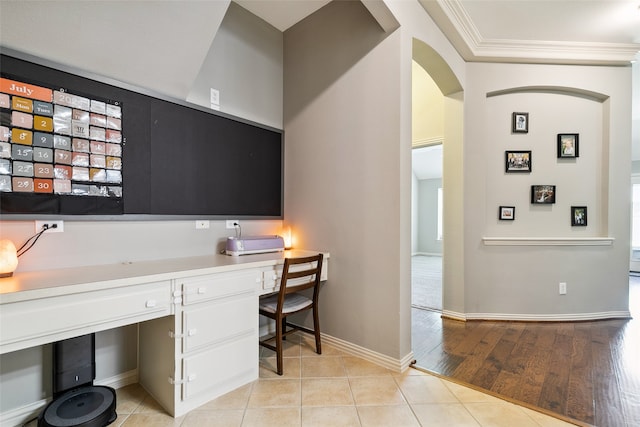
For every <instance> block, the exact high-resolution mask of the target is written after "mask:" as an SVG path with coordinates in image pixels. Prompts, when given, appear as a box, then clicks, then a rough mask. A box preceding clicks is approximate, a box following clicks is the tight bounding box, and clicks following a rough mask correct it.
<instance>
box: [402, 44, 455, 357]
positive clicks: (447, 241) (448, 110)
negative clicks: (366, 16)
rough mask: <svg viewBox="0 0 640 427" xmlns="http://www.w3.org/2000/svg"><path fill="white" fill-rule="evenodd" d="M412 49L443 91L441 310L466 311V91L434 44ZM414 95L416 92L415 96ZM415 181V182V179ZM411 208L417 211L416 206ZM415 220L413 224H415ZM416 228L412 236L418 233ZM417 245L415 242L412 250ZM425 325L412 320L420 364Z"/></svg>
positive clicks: (417, 46)
mask: <svg viewBox="0 0 640 427" xmlns="http://www.w3.org/2000/svg"><path fill="white" fill-rule="evenodd" d="M412 49H413V52H412V57H413V61H414V62H415V64H417V66H419V67H420V68H422V70H424V72H426V74H427V75H428V76H429V78H430V79H432V81H433V83H434V84H435V86H436V87H437V89H438V91H439V92H440V95H439V96H440V101H439V102H441V107H440V109H441V111H440V112H433V114H440V118H438V119H437V120H438V121H439V123H438V126H437V127H436V128H437V129H441V134H442V137H441V141H440V142H441V144H442V186H441V188H442V201H441V203H442V206H441V208H442V217H441V221H442V223H441V227H442V241H441V255H442V270H441V271H442V273H441V277H442V305H441V312H442V315H444V316H447V313H448V312H453V313H463V312H464V246H463V237H464V235H463V231H464V226H463V224H464V215H463V170H464V168H463V144H462V137H463V91H462V86H461V84H460V82H459V80H458V79H457V77H456V76H455V74H454V73H453V71H452V70H451V68H450V67H449V66H448V65H447V63H446V62H445V61H444V59H443V58H442V57H441V56H440V55H439V54H438V53H437V52H436V51H435V50H434V49H433V48H431V47H430V46H429V45H427V44H426V43H424V42H422V41H420V40H417V39H414V40H413V47H412ZM415 96H417V94H415V93H413V94H412V97H415ZM414 120H415V118H414ZM436 139H437V137H436ZM413 182H414V185H415V180H414V181H413ZM412 203H413V202H412ZM412 212H415V210H414V207H413V206H412ZM413 223H414V221H412V227H414V226H415V224H413ZM414 231H415V230H412V237H413V236H415V234H414ZM412 241H413V238H412ZM414 249H415V247H414V246H413V242H412V253H414ZM437 315H438V316H439V315H440V313H437ZM412 317H413V316H412ZM422 327H423V325H421V324H420V321H419V320H418V319H415V320H412V350H413V352H414V355H415V357H416V359H417V361H418V365H419V363H420V360H419V358H420V355H421V353H422V351H423V349H422V348H421V346H422V344H423V343H425V342H426V341H428V333H429V332H428V331H424V337H422V333H423V332H422V329H421V328H422ZM423 338H424V339H423Z"/></svg>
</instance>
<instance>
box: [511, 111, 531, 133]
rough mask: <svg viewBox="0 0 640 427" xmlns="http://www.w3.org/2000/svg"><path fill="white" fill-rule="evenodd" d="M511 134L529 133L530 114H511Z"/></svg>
mask: <svg viewBox="0 0 640 427" xmlns="http://www.w3.org/2000/svg"><path fill="white" fill-rule="evenodd" d="M511 132H513V133H527V132H529V113H518V112H514V113H512V114H511Z"/></svg>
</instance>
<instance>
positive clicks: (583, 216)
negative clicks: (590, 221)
mask: <svg viewBox="0 0 640 427" xmlns="http://www.w3.org/2000/svg"><path fill="white" fill-rule="evenodd" d="M571 226H572V227H586V226H587V207H586V206H571Z"/></svg>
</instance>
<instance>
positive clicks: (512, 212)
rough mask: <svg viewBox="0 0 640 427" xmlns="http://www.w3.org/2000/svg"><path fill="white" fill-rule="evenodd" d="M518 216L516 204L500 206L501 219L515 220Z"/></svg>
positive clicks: (499, 214)
mask: <svg viewBox="0 0 640 427" xmlns="http://www.w3.org/2000/svg"><path fill="white" fill-rule="evenodd" d="M515 218H516V207H515V206H500V209H499V210H498V219H499V220H501V221H513V220H514V219H515Z"/></svg>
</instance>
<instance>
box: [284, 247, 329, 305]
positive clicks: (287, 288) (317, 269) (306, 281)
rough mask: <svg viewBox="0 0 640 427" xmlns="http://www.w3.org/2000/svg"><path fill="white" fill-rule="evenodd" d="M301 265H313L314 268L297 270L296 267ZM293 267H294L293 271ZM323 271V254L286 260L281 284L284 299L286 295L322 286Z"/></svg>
mask: <svg viewBox="0 0 640 427" xmlns="http://www.w3.org/2000/svg"><path fill="white" fill-rule="evenodd" d="M300 264H311V265H313V267H309V268H305V269H303V270H296V269H295V266H297V265H300ZM292 267H294V269H293V270H292ZM321 271H322V254H318V255H315V256H310V257H300V258H285V261H284V268H283V269H282V279H281V282H280V293H281V296H282V298H284V295H287V294H290V293H293V292H299V291H302V290H305V289H309V288H313V287H316V286H318V285H319V284H320V273H321Z"/></svg>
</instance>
